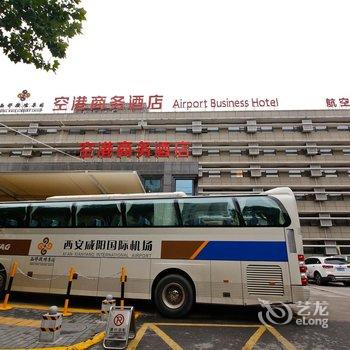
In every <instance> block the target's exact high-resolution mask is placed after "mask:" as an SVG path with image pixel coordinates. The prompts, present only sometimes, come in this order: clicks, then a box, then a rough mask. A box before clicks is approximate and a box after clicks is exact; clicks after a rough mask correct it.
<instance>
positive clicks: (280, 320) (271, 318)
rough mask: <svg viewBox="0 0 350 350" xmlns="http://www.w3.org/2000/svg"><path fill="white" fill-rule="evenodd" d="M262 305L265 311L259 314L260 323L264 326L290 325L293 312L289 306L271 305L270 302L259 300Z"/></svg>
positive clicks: (282, 304)
mask: <svg viewBox="0 0 350 350" xmlns="http://www.w3.org/2000/svg"><path fill="white" fill-rule="evenodd" d="M259 302H260V305H261V306H262V307H263V308H264V309H265V310H264V312H263V311H260V312H259V313H258V318H259V321H260V322H261V323H262V324H264V325H268V324H271V323H272V324H277V325H282V324H288V323H290V321H291V320H292V318H293V311H292V309H291V308H290V306H289V305H286V304H284V303H281V304H279V305H271V304H270V302H269V301H267V300H263V299H260V298H259Z"/></svg>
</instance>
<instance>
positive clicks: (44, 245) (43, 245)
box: [38, 237, 53, 255]
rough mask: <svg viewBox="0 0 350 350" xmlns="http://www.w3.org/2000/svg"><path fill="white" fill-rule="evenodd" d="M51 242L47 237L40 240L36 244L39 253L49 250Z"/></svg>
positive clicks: (42, 253)
mask: <svg viewBox="0 0 350 350" xmlns="http://www.w3.org/2000/svg"><path fill="white" fill-rule="evenodd" d="M52 247H53V244H52V243H51V242H50V238H49V237H45V238H44V239H43V241H42V242H40V243H39V244H38V249H39V250H40V253H41V255H45V254H46V253H47V252H48V250H51V249H52Z"/></svg>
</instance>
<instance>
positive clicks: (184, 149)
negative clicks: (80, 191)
mask: <svg viewBox="0 0 350 350" xmlns="http://www.w3.org/2000/svg"><path fill="white" fill-rule="evenodd" d="M173 144H174V146H173V147H171V146H170V142H167V141H160V142H155V143H154V145H153V146H151V143H150V142H148V141H139V142H138V143H137V145H136V147H135V146H134V147H133V144H132V142H130V141H121V142H117V143H113V142H112V141H104V142H96V143H94V142H90V141H85V142H82V143H81V144H80V157H81V158H83V159H86V158H94V157H98V158H112V157H117V158H122V157H125V158H130V157H132V156H136V157H137V158H140V157H145V158H150V157H151V156H154V157H156V158H169V157H170V155H171V154H173V155H174V156H175V157H177V158H188V157H189V155H190V143H189V142H186V141H179V142H174V143H173ZM171 148H174V150H173V152H171Z"/></svg>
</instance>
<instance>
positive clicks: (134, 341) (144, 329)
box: [128, 323, 148, 350]
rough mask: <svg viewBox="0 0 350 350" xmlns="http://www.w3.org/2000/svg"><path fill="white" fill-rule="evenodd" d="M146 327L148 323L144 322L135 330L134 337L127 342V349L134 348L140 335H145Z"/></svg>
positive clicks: (132, 349) (140, 337)
mask: <svg viewBox="0 0 350 350" xmlns="http://www.w3.org/2000/svg"><path fill="white" fill-rule="evenodd" d="M147 328H148V323H144V324H143V325H142V326H141V328H140V329H139V330H138V331H137V333H136V336H135V338H134V339H133V340H132V341H131V342H130V343H129V346H128V350H135V349H136V347H137V345H139V342H140V341H141V339H142V337H143V336H144V335H145V333H146V331H147Z"/></svg>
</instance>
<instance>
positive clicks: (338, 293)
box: [310, 286, 350, 298]
mask: <svg viewBox="0 0 350 350" xmlns="http://www.w3.org/2000/svg"><path fill="white" fill-rule="evenodd" d="M310 289H311V290H313V291H314V290H317V291H318V292H319V294H326V295H327V296H329V293H332V294H335V295H337V296H338V295H339V296H342V297H348V298H349V297H350V295H349V294H347V293H341V292H340V291H338V290H337V291H335V290H332V289H325V288H321V287H316V286H312V288H310ZM313 291H312V292H313ZM320 291H322V292H325V293H320ZM312 292H311V293H312Z"/></svg>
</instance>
